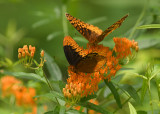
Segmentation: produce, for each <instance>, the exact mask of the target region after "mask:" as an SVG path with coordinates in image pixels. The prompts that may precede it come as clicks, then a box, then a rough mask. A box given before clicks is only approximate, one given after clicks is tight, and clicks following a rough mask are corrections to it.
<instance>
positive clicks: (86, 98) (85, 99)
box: [80, 94, 97, 102]
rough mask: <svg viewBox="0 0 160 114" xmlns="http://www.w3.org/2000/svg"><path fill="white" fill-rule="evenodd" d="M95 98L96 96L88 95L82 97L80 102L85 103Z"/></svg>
mask: <svg viewBox="0 0 160 114" xmlns="http://www.w3.org/2000/svg"><path fill="white" fill-rule="evenodd" d="M96 97H97V95H95V94H94V95H88V96H87V97H83V98H82V99H81V100H80V102H86V101H88V100H90V99H94V98H96Z"/></svg>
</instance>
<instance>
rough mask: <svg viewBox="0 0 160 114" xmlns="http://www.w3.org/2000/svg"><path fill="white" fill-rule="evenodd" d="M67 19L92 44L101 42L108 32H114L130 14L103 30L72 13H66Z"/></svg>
mask: <svg viewBox="0 0 160 114" xmlns="http://www.w3.org/2000/svg"><path fill="white" fill-rule="evenodd" d="M66 17H67V20H69V22H70V23H71V24H72V25H73V26H74V28H75V29H76V30H77V31H78V32H79V33H80V34H81V35H83V36H84V37H85V38H86V39H87V40H88V41H89V43H91V44H98V43H99V42H101V41H102V40H103V39H104V38H105V37H106V36H107V35H108V34H110V33H111V32H113V31H114V30H115V29H117V28H119V27H120V26H121V24H122V23H123V21H124V20H125V19H126V18H127V17H128V14H127V15H125V16H124V17H122V18H121V19H120V20H118V21H117V22H115V23H114V24H113V25H111V26H110V27H108V28H107V29H106V30H105V31H102V30H101V29H99V28H98V27H96V26H93V25H91V24H88V23H85V22H83V21H81V20H79V19H77V18H75V17H73V16H71V15H70V14H68V13H66Z"/></svg>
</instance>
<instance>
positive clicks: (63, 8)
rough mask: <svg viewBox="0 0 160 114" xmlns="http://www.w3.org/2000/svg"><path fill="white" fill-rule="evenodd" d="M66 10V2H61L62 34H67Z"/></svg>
mask: <svg viewBox="0 0 160 114" xmlns="http://www.w3.org/2000/svg"><path fill="white" fill-rule="evenodd" d="M66 12H67V7H66V4H63V5H62V25H63V32H64V36H67V35H68V26H67V20H66V17H65V13H66Z"/></svg>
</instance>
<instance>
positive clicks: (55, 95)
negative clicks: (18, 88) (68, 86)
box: [34, 91, 65, 102]
mask: <svg viewBox="0 0 160 114" xmlns="http://www.w3.org/2000/svg"><path fill="white" fill-rule="evenodd" d="M38 97H44V98H48V99H50V100H52V101H54V102H55V101H56V100H55V97H56V98H59V99H61V100H63V101H65V98H64V96H63V95H62V94H60V93H58V92H56V91H51V92H50V93H46V94H43V95H37V96H35V97H34V98H38Z"/></svg>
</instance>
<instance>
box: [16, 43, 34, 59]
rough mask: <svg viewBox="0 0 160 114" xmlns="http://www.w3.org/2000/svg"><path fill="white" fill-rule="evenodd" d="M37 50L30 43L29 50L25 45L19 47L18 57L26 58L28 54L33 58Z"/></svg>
mask: <svg viewBox="0 0 160 114" xmlns="http://www.w3.org/2000/svg"><path fill="white" fill-rule="evenodd" d="M29 51H30V52H29ZM35 51H36V48H35V47H32V46H31V45H29V50H28V46H27V45H24V46H23V48H19V49H18V58H19V59H21V58H22V57H23V58H25V57H26V56H28V57H31V58H33V57H34V53H35Z"/></svg>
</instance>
